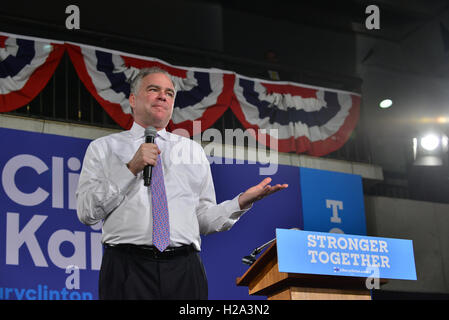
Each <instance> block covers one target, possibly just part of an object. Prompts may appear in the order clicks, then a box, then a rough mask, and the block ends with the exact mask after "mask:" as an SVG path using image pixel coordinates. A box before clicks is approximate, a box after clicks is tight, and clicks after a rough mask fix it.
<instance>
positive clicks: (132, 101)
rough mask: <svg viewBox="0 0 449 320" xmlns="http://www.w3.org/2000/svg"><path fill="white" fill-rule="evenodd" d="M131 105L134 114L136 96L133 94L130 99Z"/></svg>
mask: <svg viewBox="0 0 449 320" xmlns="http://www.w3.org/2000/svg"><path fill="white" fill-rule="evenodd" d="M128 101H129V105H130V106H131V113H134V106H135V105H136V96H135V95H134V93H131V94H130V95H129V98H128Z"/></svg>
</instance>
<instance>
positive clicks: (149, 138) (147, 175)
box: [143, 126, 157, 187]
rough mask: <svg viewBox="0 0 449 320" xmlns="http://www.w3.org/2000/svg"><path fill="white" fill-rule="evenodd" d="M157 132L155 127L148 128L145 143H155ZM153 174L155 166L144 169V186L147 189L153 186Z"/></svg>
mask: <svg viewBox="0 0 449 320" xmlns="http://www.w3.org/2000/svg"><path fill="white" fill-rule="evenodd" d="M156 135H157V130H156V128H155V127H151V126H150V127H147V128H146V129H145V143H154V139H155V138H156ZM152 173H153V166H150V165H146V166H145V168H143V185H144V186H145V187H148V186H150V184H151V174H152Z"/></svg>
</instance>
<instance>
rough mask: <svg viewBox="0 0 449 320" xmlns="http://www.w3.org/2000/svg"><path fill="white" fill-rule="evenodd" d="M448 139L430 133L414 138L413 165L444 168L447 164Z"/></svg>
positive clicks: (441, 135) (442, 135) (444, 136)
mask: <svg viewBox="0 0 449 320" xmlns="http://www.w3.org/2000/svg"><path fill="white" fill-rule="evenodd" d="M447 152H448V137H447V136H446V135H445V134H436V133H429V134H426V135H424V136H422V137H419V138H413V158H414V162H413V164H414V165H416V166H442V165H446V164H447V157H448V155H447Z"/></svg>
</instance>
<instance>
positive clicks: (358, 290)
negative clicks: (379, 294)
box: [236, 242, 386, 300]
mask: <svg viewBox="0 0 449 320" xmlns="http://www.w3.org/2000/svg"><path fill="white" fill-rule="evenodd" d="M365 281H366V278H360V277H343V276H327V275H315V274H299V273H286V272H279V268H278V261H277V250H276V242H274V243H273V244H272V245H271V246H270V247H269V248H267V249H266V250H265V251H264V252H263V253H262V254H261V256H260V257H259V259H257V260H256V262H254V264H253V265H252V266H251V267H250V268H249V269H248V270H247V271H246V272H245V274H244V275H243V276H241V277H239V278H237V280H236V282H237V285H238V286H247V287H248V289H249V294H250V295H263V296H267V298H268V300H371V293H370V291H369V290H368V289H367V288H366V284H365ZM385 282H386V281H385V280H380V283H381V284H382V283H385Z"/></svg>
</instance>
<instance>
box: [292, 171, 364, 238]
mask: <svg viewBox="0 0 449 320" xmlns="http://www.w3.org/2000/svg"><path fill="white" fill-rule="evenodd" d="M299 180H300V197H301V206H300V210H301V215H302V219H303V225H304V230H308V231H320V232H331V233H346V234H358V235H366V220H365V206H364V198H363V187H362V177H361V176H359V175H355V174H348V173H341V172H334V171H327V170H318V169H310V168H300V169H299Z"/></svg>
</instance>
